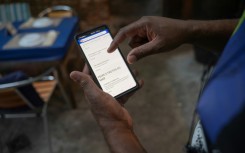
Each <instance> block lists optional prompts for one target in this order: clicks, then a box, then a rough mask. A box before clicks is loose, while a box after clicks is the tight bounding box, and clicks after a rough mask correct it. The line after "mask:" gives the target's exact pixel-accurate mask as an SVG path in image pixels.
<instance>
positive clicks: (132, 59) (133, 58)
mask: <svg viewBox="0 0 245 153" xmlns="http://www.w3.org/2000/svg"><path fill="white" fill-rule="evenodd" d="M128 61H129V63H130V64H133V63H134V62H136V61H137V58H136V56H134V55H131V56H129V57H128Z"/></svg>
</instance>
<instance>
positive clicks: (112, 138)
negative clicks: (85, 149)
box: [70, 65, 146, 153]
mask: <svg viewBox="0 0 245 153" xmlns="http://www.w3.org/2000/svg"><path fill="white" fill-rule="evenodd" d="M70 77H71V78H72V79H73V80H74V81H75V82H76V83H78V84H79V85H80V86H81V87H82V90H83V92H84V94H85V96H86V99H87V101H88V102H89V104H90V108H91V111H92V113H93V115H94V117H95V119H96V121H97V123H98V124H99V126H100V128H101V130H102V132H103V135H104V137H105V140H106V141H107V143H108V145H109V148H110V151H111V152H113V153H146V151H145V149H144V148H143V146H142V145H141V144H140V142H139V140H138V138H137V137H136V135H135V134H134V131H133V123H132V118H131V116H130V115H129V113H128V111H127V110H126V109H125V108H124V107H123V105H124V103H125V102H126V100H127V99H128V98H129V96H131V95H128V96H126V97H122V98H121V99H120V100H119V101H117V100H116V99H114V98H113V97H112V96H110V95H109V94H107V93H105V92H103V91H102V90H101V89H99V88H98V87H97V85H96V84H95V83H94V81H93V80H92V79H91V77H90V75H89V70H88V67H87V66H86V65H85V67H84V70H83V72H78V71H74V72H72V73H71V74H70ZM139 84H140V86H142V85H143V81H142V80H140V81H139Z"/></svg>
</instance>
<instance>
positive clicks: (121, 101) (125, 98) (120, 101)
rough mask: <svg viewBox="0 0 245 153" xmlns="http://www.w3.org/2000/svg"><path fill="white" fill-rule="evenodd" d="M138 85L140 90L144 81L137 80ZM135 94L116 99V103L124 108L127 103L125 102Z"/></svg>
mask: <svg viewBox="0 0 245 153" xmlns="http://www.w3.org/2000/svg"><path fill="white" fill-rule="evenodd" d="M138 83H139V88H142V87H143V85H144V80H142V79H141V80H139V81H138ZM134 94H135V92H131V93H128V94H127V95H126V96H123V97H121V98H119V99H118V102H119V103H120V104H121V106H124V104H125V103H126V102H127V100H128V99H129V98H130V97H131V96H133V95H134Z"/></svg>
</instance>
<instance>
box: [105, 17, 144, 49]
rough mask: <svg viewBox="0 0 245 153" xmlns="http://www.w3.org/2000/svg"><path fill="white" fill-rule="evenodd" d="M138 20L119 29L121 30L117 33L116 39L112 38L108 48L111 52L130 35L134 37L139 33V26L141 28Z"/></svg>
mask: <svg viewBox="0 0 245 153" xmlns="http://www.w3.org/2000/svg"><path fill="white" fill-rule="evenodd" d="M139 26H140V25H139V24H138V22H137V21H136V22H134V23H131V24H130V25H128V26H126V27H124V28H122V29H120V30H119V32H118V33H117V34H116V36H115V38H114V40H112V42H111V45H110V46H109V48H108V49H107V51H108V52H109V53H111V52H113V51H114V50H116V49H117V48H118V46H119V44H120V43H121V42H123V41H124V40H125V39H126V38H128V37H133V36H135V35H136V34H137V31H138V28H139Z"/></svg>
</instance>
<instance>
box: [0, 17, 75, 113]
mask: <svg viewBox="0 0 245 153" xmlns="http://www.w3.org/2000/svg"><path fill="white" fill-rule="evenodd" d="M78 22H79V21H78V18H77V17H68V18H63V19H62V21H61V23H60V24H59V25H57V26H53V27H46V28H30V29H20V28H19V27H20V25H21V24H22V23H24V21H22V22H14V23H13V25H14V26H15V27H16V28H17V29H18V33H33V32H47V31H49V30H55V31H58V32H59V35H58V37H57V38H56V41H55V42H54V43H53V44H52V45H51V46H49V47H36V48H35V47H33V48H24V49H23V48H14V49H8V50H6V49H3V47H4V45H5V44H6V43H7V42H8V41H10V40H11V38H12V36H10V35H7V31H6V29H2V30H0V72H5V73H9V72H11V71H16V70H22V71H24V72H25V73H27V74H29V75H36V74H38V73H40V72H43V71H45V70H46V69H48V68H50V67H56V69H57V71H58V76H59V81H60V82H62V84H63V85H64V89H67V90H66V91H65V92H66V93H68V98H69V101H70V102H71V107H73V108H74V107H75V100H74V96H73V94H72V92H71V90H69V89H71V88H70V87H69V86H70V79H69V72H68V71H67V67H66V66H65V65H67V63H68V64H69V61H67V56H68V55H69V53H68V52H69V48H70V46H72V42H73V37H74V34H75V32H76V30H77V29H78ZM73 46H74V45H73ZM70 51H72V50H71V49H70ZM74 54H76V52H74Z"/></svg>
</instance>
